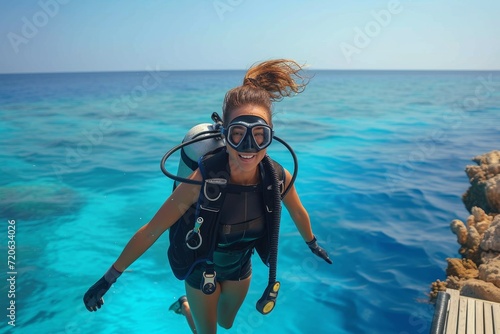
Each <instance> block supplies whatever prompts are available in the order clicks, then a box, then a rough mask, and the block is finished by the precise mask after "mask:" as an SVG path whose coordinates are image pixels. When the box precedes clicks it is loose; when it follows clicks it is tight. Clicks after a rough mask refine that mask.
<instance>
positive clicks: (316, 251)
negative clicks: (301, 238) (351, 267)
mask: <svg viewBox="0 0 500 334" xmlns="http://www.w3.org/2000/svg"><path fill="white" fill-rule="evenodd" d="M306 244H307V246H309V248H310V249H311V251H312V252H313V253H314V254H316V255H317V256H319V257H320V258H322V259H323V260H325V261H326V262H327V263H329V264H332V263H333V262H332V260H330V257H329V256H328V253H327V252H326V250H324V249H323V248H321V247H320V246H319V245H318V241H317V240H316V237H314V236H313V239H312V240H311V241H309V242H306Z"/></svg>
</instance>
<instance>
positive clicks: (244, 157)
mask: <svg viewBox="0 0 500 334" xmlns="http://www.w3.org/2000/svg"><path fill="white" fill-rule="evenodd" d="M240 157H242V158H243V159H251V158H253V155H241V154H240Z"/></svg>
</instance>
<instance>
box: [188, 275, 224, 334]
mask: <svg viewBox="0 0 500 334" xmlns="http://www.w3.org/2000/svg"><path fill="white" fill-rule="evenodd" d="M185 286H186V296H187V299H188V303H184V304H183V306H184V305H185V307H186V308H189V310H190V312H189V313H186V314H187V315H186V319H187V321H188V323H189V324H190V327H191V323H194V325H195V326H196V329H195V330H193V327H191V330H193V333H197V334H215V333H216V332H217V303H218V302H219V296H220V294H221V284H217V288H216V290H215V292H214V293H213V294H211V295H206V294H204V293H203V292H202V291H201V290H199V289H195V288H193V287H191V286H190V285H189V284H187V283H185ZM183 311H184V307H183ZM183 314H184V312H183ZM190 318H191V320H190Z"/></svg>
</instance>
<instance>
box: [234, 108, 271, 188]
mask: <svg viewBox="0 0 500 334" xmlns="http://www.w3.org/2000/svg"><path fill="white" fill-rule="evenodd" d="M242 116H254V117H259V118H261V119H263V120H264V121H265V122H266V123H267V124H270V123H271V120H270V114H269V111H268V110H267V109H266V108H263V107H261V106H258V105H244V106H241V107H239V108H236V109H234V110H232V111H231V115H230V117H231V118H230V119H229V122H228V124H229V125H231V123H232V122H233V121H234V120H236V118H238V119H242V118H241V117H242ZM243 119H244V118H243ZM234 130H235V131H234V132H233V133H232V138H231V139H232V142H233V143H235V144H238V142H239V141H240V140H245V137H244V135H243V132H244V131H245V130H246V129H243V128H242V129H239V128H238V127H236V126H235V127H234ZM238 130H240V131H238ZM247 131H248V130H247ZM261 132H262V129H259V128H256V129H254V136H253V137H254V138H255V142H256V144H257V145H260V143H261V140H262V137H263V133H261ZM228 135H231V134H228ZM247 138H248V136H247ZM231 139H230V138H226V148H227V152H228V154H229V168H230V169H231V177H232V179H234V180H244V182H245V181H248V182H256V181H258V168H257V166H258V165H259V163H260V162H261V161H262V159H263V158H264V156H265V155H266V149H265V148H264V149H261V150H259V151H256V150H255V149H248V150H245V149H243V150H242V149H240V150H238V151H237V150H236V149H235V148H233V147H232V145H230V144H229V143H227V141H228V140H231ZM242 144H243V143H242ZM233 146H234V145H233Z"/></svg>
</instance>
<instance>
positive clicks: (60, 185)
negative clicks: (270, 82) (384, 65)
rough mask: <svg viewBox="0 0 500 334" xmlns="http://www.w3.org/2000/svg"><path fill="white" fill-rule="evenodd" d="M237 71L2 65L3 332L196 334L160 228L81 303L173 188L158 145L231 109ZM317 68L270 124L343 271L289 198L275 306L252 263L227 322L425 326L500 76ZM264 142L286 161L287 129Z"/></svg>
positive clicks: (490, 145)
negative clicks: (12, 70)
mask: <svg viewBox="0 0 500 334" xmlns="http://www.w3.org/2000/svg"><path fill="white" fill-rule="evenodd" d="M243 74H244V72H243V71H186V72H183V71H172V72H160V71H150V72H123V73H59V74H17V75H0V159H1V164H0V210H1V212H0V218H1V221H2V223H1V226H3V227H2V230H3V237H1V238H0V239H1V242H0V249H1V251H2V253H3V255H2V258H3V261H2V262H1V265H0V268H1V270H0V271H1V273H2V279H1V282H2V283H1V284H0V286H1V287H2V290H1V291H0V309H1V310H3V311H0V319H1V320H0V332H2V333H8V332H12V333H14V332H16V333H189V330H188V327H187V325H186V322H185V320H184V319H183V317H181V316H179V315H176V314H174V313H173V312H169V311H168V307H169V305H170V304H171V303H172V302H174V301H175V300H176V299H177V298H178V297H179V296H180V295H181V294H183V289H184V285H183V282H181V281H178V280H177V279H176V278H175V277H174V276H173V274H172V272H171V270H170V268H169V265H168V261H167V257H166V249H167V247H168V237H167V233H165V234H164V235H163V236H162V237H161V238H160V239H159V240H158V242H157V243H156V244H154V245H153V246H152V247H151V248H150V249H149V250H148V251H147V252H146V253H145V254H144V255H143V256H142V257H141V258H140V259H139V260H137V261H136V262H135V263H134V264H133V265H132V266H131V267H130V268H129V269H128V270H127V271H126V272H125V273H124V274H123V275H122V276H121V277H120V278H119V279H118V282H117V283H116V284H115V285H114V286H113V287H112V288H111V290H110V291H109V292H108V293H107V294H106V296H105V305H104V306H103V308H102V309H101V310H99V311H98V312H95V313H90V312H88V311H87V310H86V309H85V307H84V305H83V302H82V297H83V294H84V293H85V291H86V290H87V289H88V288H89V287H90V286H91V285H92V284H94V283H95V282H96V281H97V280H98V279H99V278H100V277H101V276H102V275H103V274H104V272H105V271H106V270H107V269H108V268H109V266H110V265H111V264H112V263H113V262H114V261H115V259H116V257H117V256H118V255H119V254H120V252H121V250H122V249H123V247H124V246H125V244H126V243H127V241H128V240H129V239H130V238H131V237H132V235H133V234H134V233H135V231H136V230H137V229H138V228H139V227H141V226H142V225H143V224H145V223H147V222H148V221H149V219H150V218H151V217H152V216H153V215H154V214H155V212H156V210H157V209H158V208H159V207H160V206H161V205H162V203H163V201H165V199H166V198H167V197H168V196H169V194H170V192H171V189H172V181H171V180H170V179H168V178H167V177H165V176H164V175H163V174H162V172H161V170H160V160H161V158H162V156H163V155H164V154H165V152H166V151H167V150H169V149H170V148H172V147H173V146H175V145H177V144H178V143H179V142H180V141H181V140H182V138H183V137H184V134H185V133H186V132H187V131H188V129H189V128H191V127H192V126H194V125H196V124H198V123H206V122H208V123H210V122H211V119H210V116H211V114H212V112H214V111H216V112H219V113H220V112H221V105H222V101H223V98H224V94H225V92H226V91H227V90H228V89H230V88H232V87H234V86H237V85H239V84H240V82H241V81H242V78H243ZM308 74H309V75H310V76H311V79H310V83H309V85H308V87H307V89H306V90H305V91H304V92H303V93H302V94H300V95H297V96H294V97H292V98H287V99H284V100H283V101H281V102H279V103H276V104H275V106H274V113H275V115H274V125H275V132H276V135H277V136H278V137H280V138H282V139H283V140H285V141H286V142H288V143H289V144H290V145H291V146H292V147H293V148H294V150H295V153H296V154H297V156H298V159H299V172H298V178H297V181H296V187H297V189H298V192H299V194H300V196H301V200H302V202H303V204H304V206H305V207H306V208H307V210H308V212H309V214H310V217H311V221H312V226H313V231H314V233H315V235H316V236H317V238H318V240H319V243H320V245H322V246H323V247H324V248H325V249H326V250H328V252H329V254H330V256H331V258H332V260H333V265H328V264H326V263H325V262H323V261H322V260H320V259H319V258H317V257H315V256H314V255H313V254H312V253H311V252H310V250H309V249H308V247H307V246H306V245H305V243H304V241H303V240H302V239H301V237H300V235H299V233H298V232H297V229H296V228H295V226H294V224H293V222H292V220H291V219H290V217H289V215H288V214H287V212H286V210H284V212H283V217H282V223H281V232H280V233H281V237H280V245H279V263H278V279H279V280H280V281H281V283H282V285H281V290H280V294H279V298H278V301H277V306H276V308H275V309H274V310H273V311H272V313H271V314H269V315H266V316H263V315H261V314H260V313H258V312H257V311H256V309H255V303H256V302H257V300H258V299H259V298H260V296H261V294H262V292H263V290H264V288H265V287H266V285H267V268H266V267H264V266H263V265H262V263H261V262H260V260H259V259H258V257H254V261H253V264H254V274H253V280H252V284H251V287H250V291H249V293H248V296H247V298H246V300H245V302H244V304H243V306H242V308H241V310H240V312H239V314H238V316H237V318H236V321H235V323H234V326H233V328H232V329H231V330H225V329H222V328H219V333H237V334H252V333H274V334H280V333H287V334H289V333H327V334H330V333H381V334H386V333H399V334H403V333H428V332H429V330H430V326H431V321H432V315H433V306H432V305H431V304H429V303H428V293H429V287H430V284H431V283H432V282H433V281H435V280H436V279H441V280H444V279H445V268H446V260H445V259H446V258H447V257H458V248H459V245H458V244H457V241H456V237H455V235H453V234H452V233H451V231H450V228H449V224H450V222H451V221H452V220H453V219H456V218H458V219H461V220H465V219H466V218H467V217H468V215H469V213H468V212H467V211H466V209H465V207H464V205H463V203H462V200H461V196H462V194H463V193H464V192H465V191H466V190H467V188H468V187H469V181H468V179H467V176H466V174H465V172H464V169H465V167H466V165H471V164H474V163H473V162H472V161H471V159H472V158H473V157H474V156H477V155H480V154H484V153H487V152H489V151H491V150H498V149H500V72H494V71H493V72H472V71H463V72H452V71H442V72H441V71H434V72H432V71H316V72H308ZM269 154H270V155H271V156H272V157H273V158H274V159H276V160H278V161H279V162H281V163H282V164H283V165H284V166H285V167H286V168H288V169H289V170H293V160H292V158H291V156H290V154H289V153H288V152H287V150H286V149H284V148H283V146H282V145H281V144H279V143H278V142H277V141H276V142H274V143H273V144H272V145H271V147H270V148H269ZM178 158H179V157H178V155H174V156H173V157H172V158H171V159H170V160H169V161H168V162H167V169H168V170H170V171H173V172H175V171H176V170H177V164H178ZM8 226H15V232H13V231H14V229H13V228H12V227H11V228H10V230H9V227H8ZM9 231H10V232H9ZM9 236H10V239H9ZM9 241H11V242H9ZM9 251H10V253H9ZM8 255H13V256H15V258H10V259H9V260H11V263H8ZM9 265H11V266H12V267H9ZM9 280H10V281H9ZM13 303H14V305H15V310H14V312H12V307H11V305H12V304H13ZM9 307H10V308H11V310H8V309H7V308H9ZM12 315H14V316H15V318H14V322H12V321H13V318H12ZM9 322H11V324H9ZM12 324H15V328H14V327H13V326H12Z"/></svg>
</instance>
